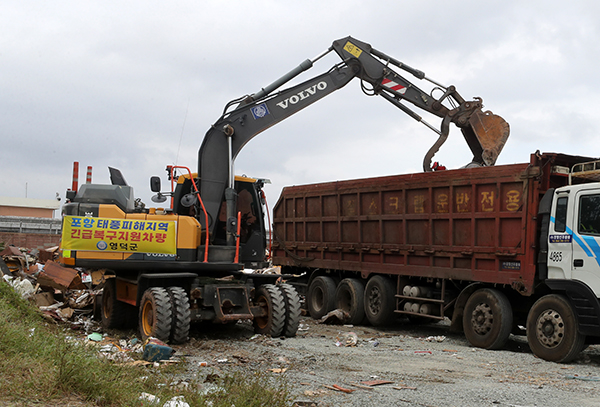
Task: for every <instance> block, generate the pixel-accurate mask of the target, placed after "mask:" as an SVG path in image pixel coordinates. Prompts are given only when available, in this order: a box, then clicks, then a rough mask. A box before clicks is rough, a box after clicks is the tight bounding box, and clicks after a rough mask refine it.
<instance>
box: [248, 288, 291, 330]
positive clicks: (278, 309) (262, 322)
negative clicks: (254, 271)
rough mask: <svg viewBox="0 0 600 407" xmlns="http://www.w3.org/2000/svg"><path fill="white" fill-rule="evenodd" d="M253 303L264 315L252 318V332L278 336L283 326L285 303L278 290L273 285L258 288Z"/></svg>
mask: <svg viewBox="0 0 600 407" xmlns="http://www.w3.org/2000/svg"><path fill="white" fill-rule="evenodd" d="M254 302H255V303H256V304H257V305H259V306H260V307H261V308H262V309H263V310H264V311H265V313H266V315H265V316H263V317H255V318H254V332H256V333H257V334H263V335H271V336H273V337H277V336H280V335H281V332H282V331H283V326H284V325H285V302H284V299H283V295H282V294H281V291H279V288H277V286H275V285H273V284H265V285H262V286H260V287H259V288H258V289H257V290H256V295H255V300H254Z"/></svg>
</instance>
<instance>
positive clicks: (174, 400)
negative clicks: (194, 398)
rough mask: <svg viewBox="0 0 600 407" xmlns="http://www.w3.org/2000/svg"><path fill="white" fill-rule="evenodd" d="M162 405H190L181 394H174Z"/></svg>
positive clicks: (181, 406)
mask: <svg viewBox="0 0 600 407" xmlns="http://www.w3.org/2000/svg"><path fill="white" fill-rule="evenodd" d="M163 407H190V405H189V404H188V403H186V401H185V399H184V397H183V396H175V397H173V398H172V399H171V400H169V401H167V402H166V403H165V404H163Z"/></svg>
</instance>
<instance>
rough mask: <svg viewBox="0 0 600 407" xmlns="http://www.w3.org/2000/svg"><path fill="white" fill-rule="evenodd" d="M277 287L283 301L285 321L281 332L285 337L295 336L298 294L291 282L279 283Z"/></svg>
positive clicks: (298, 313)
mask: <svg viewBox="0 0 600 407" xmlns="http://www.w3.org/2000/svg"><path fill="white" fill-rule="evenodd" d="M278 287H279V290H280V291H281V294H282V295H283V300H284V303H285V322H284V324H283V330H282V332H281V333H282V334H283V335H285V336H287V337H292V336H296V332H297V331H298V325H299V324H300V314H301V312H300V296H299V295H298V292H297V291H296V289H295V288H294V287H293V286H292V285H291V284H280V285H279V286H278Z"/></svg>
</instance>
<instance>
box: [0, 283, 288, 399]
mask: <svg viewBox="0 0 600 407" xmlns="http://www.w3.org/2000/svg"><path fill="white" fill-rule="evenodd" d="M0 315H2V318H0V355H2V358H0V404H2V405H7V404H8V405H11V403H12V405H58V404H62V401H64V400H71V399H73V398H75V399H77V400H82V401H83V402H84V403H86V404H85V405H86V406H141V405H142V402H141V401H140V400H139V397H140V395H141V393H142V392H146V393H150V394H154V395H156V396H157V397H159V398H160V399H161V400H164V401H166V400H169V399H170V398H172V397H173V396H178V395H183V396H184V398H185V400H186V401H187V402H188V403H189V404H190V405H191V406H209V405H211V406H213V407H231V406H232V405H235V406H236V407H255V406H273V407H283V406H287V405H289V404H290V394H289V389H288V386H287V382H286V381H285V378H284V377H280V378H277V379H274V378H272V377H271V376H268V375H265V374H262V373H258V374H257V373H253V372H249V371H242V372H237V373H234V374H232V375H230V376H226V377H224V378H220V379H217V382H216V383H214V386H213V387H212V388H213V391H212V392H206V391H203V390H205V389H206V387H205V386H204V385H203V384H199V383H190V385H188V386H187V388H183V389H176V388H173V387H171V386H170V384H171V383H172V381H173V377H174V376H178V375H180V374H182V373H183V372H184V371H185V366H165V367H162V368H161V369H160V370H158V371H156V370H154V369H146V368H141V367H133V366H126V365H121V364H116V363H113V362H111V361H107V360H105V359H102V358H99V357H98V350H97V348H96V347H94V346H93V345H90V346H88V345H87V342H83V341H79V340H74V339H70V338H69V337H68V336H67V335H66V334H65V333H64V332H63V331H62V330H61V328H60V326H58V325H56V324H53V323H48V322H45V320H44V319H43V318H42V316H41V315H40V313H39V311H38V310H37V308H35V307H34V306H33V305H31V304H30V303H28V302H27V301H25V300H23V299H22V298H21V297H20V296H19V295H18V294H16V293H15V292H14V291H13V289H12V288H11V287H10V286H9V285H8V284H6V283H5V282H3V281H0Z"/></svg>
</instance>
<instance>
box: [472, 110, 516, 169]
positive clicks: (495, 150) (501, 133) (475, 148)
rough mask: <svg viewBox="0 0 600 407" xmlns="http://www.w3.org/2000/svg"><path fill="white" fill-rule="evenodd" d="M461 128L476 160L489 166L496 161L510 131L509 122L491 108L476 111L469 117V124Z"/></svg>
mask: <svg viewBox="0 0 600 407" xmlns="http://www.w3.org/2000/svg"><path fill="white" fill-rule="evenodd" d="M461 130H462V133H463V135H464V136H465V139H466V140H467V144H468V145H469V147H470V148H471V151H472V152H473V155H474V158H475V161H479V162H481V163H483V164H484V165H488V166H490V165H494V164H495V163H496V160H497V159H498V156H499V155H500V152H501V151H502V147H504V144H506V140H507V139H508V136H509V133H510V128H509V126H508V123H507V122H506V121H505V120H504V119H503V118H502V117H500V116H498V115H495V114H493V113H492V112H490V111H489V110H488V111H486V112H482V111H481V110H479V111H476V112H474V113H473V114H472V115H471V117H470V118H469V126H467V127H463V128H462V129H461Z"/></svg>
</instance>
